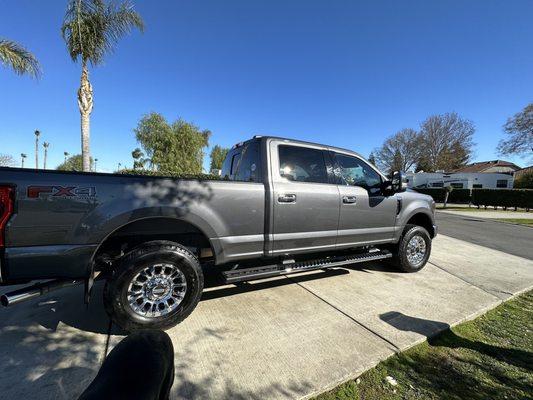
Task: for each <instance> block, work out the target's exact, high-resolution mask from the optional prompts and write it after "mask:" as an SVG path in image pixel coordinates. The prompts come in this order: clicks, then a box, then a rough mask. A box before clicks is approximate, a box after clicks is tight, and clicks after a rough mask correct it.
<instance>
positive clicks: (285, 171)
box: [278, 145, 328, 183]
mask: <svg viewBox="0 0 533 400" xmlns="http://www.w3.org/2000/svg"><path fill="white" fill-rule="evenodd" d="M278 152H279V173H280V175H281V176H282V177H284V178H286V179H288V180H289V181H295V182H310V183H313V182H314V183H328V174H327V172H326V162H325V160H324V153H323V151H322V150H317V149H311V148H308V147H298V146H285V145H282V146H278Z"/></svg>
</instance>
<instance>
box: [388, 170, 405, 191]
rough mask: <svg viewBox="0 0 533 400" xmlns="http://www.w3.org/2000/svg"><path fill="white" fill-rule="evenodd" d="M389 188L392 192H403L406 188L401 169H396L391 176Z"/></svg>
mask: <svg viewBox="0 0 533 400" xmlns="http://www.w3.org/2000/svg"><path fill="white" fill-rule="evenodd" d="M390 182H391V189H392V192H393V193H400V192H405V190H406V189H407V181H406V177H405V174H404V173H403V172H402V171H396V172H394V173H393V174H392V177H391V181H390Z"/></svg>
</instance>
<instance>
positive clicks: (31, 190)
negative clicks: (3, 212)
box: [27, 186, 96, 199]
mask: <svg viewBox="0 0 533 400" xmlns="http://www.w3.org/2000/svg"><path fill="white" fill-rule="evenodd" d="M41 194H46V195H49V196H52V197H80V198H81V197H83V198H86V197H95V196H96V188H95V187H89V186H87V187H79V186H28V190H27V196H28V198H29V199H37V198H39V197H40V195H41Z"/></svg>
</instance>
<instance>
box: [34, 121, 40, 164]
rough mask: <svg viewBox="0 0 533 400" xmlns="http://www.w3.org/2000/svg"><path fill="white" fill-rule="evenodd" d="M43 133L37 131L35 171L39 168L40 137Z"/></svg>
mask: <svg viewBox="0 0 533 400" xmlns="http://www.w3.org/2000/svg"><path fill="white" fill-rule="evenodd" d="M40 134H41V132H39V131H38V130H35V169H38V168H39V135H40Z"/></svg>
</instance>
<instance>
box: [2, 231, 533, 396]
mask: <svg viewBox="0 0 533 400" xmlns="http://www.w3.org/2000/svg"><path fill="white" fill-rule="evenodd" d="M433 247H434V248H433V255H432V257H431V260H430V263H429V264H428V265H427V267H426V268H425V269H424V270H422V271H421V272H419V273H416V274H404V273H399V272H396V271H394V270H393V269H390V268H389V267H387V266H386V265H384V264H382V263H372V264H364V265H362V264H359V265H354V267H353V268H339V269H335V270H330V271H327V272H322V271H320V272H313V273H307V274H300V275H297V276H294V275H293V276H290V277H280V278H277V279H270V280H264V281H258V282H253V283H249V284H245V285H243V286H242V287H235V286H233V285H229V286H225V287H218V288H211V289H208V290H206V292H205V293H204V296H203V300H202V301H201V302H200V304H199V306H198V308H197V309H196V310H195V311H194V312H193V313H192V315H191V316H190V317H189V318H188V319H187V320H185V321H184V322H183V323H182V324H181V325H179V326H177V327H175V328H173V329H171V330H169V331H168V333H169V334H170V336H171V337H172V339H173V342H174V347H175V349H176V380H175V385H174V388H173V398H174V399H197V398H213V399H278V398H279V399H281V398H305V397H310V396H312V395H314V394H317V393H320V392H322V391H324V390H327V389H330V388H333V387H334V386H336V385H337V384H339V383H341V382H343V381H345V380H347V379H350V378H353V377H356V376H357V375H359V374H360V373H361V372H363V371H364V370H366V369H368V368H371V367H372V366H374V365H375V364H376V363H378V362H379V361H380V360H383V359H385V358H387V357H388V356H390V355H392V354H394V352H397V351H400V350H402V349H405V348H408V347H410V346H412V345H414V344H416V343H418V342H421V341H423V340H424V339H425V338H426V337H427V336H428V335H432V334H434V333H436V332H438V331H439V330H442V329H443V328H445V327H446V326H448V325H454V324H457V323H459V322H462V321H464V320H465V319H469V318H472V317H475V316H477V315H479V314H480V313H483V312H484V311H486V310H487V309H490V308H492V307H494V306H496V305H497V304H499V303H500V302H501V301H502V300H505V299H507V298H509V297H510V296H512V295H514V294H516V293H519V292H521V291H524V290H527V289H528V288H530V287H532V286H533V261H530V260H527V259H524V258H520V257H516V256H512V255H509V254H506V253H502V252H499V251H496V250H491V249H488V248H485V247H481V246H477V245H473V244H470V243H467V242H463V241H460V240H457V239H452V238H449V237H445V236H438V237H437V239H436V240H435V241H434V244H433ZM81 290H82V288H71V289H69V290H67V291H66V292H56V293H53V294H52V295H48V296H46V297H42V298H40V299H37V300H35V301H33V302H30V303H26V304H24V305H20V306H18V307H16V308H13V309H12V310H7V309H3V310H1V311H0V315H1V317H0V318H1V322H0V363H1V365H2V366H3V367H4V368H3V374H2V375H0V390H2V394H3V398H5V399H15V398H21V397H24V398H25V400H29V399H52V398H75V397H76V396H77V395H79V393H80V392H81V390H83V388H84V387H85V386H86V385H87V384H88V382H89V381H90V380H91V379H92V378H93V376H94V375H95V373H96V371H97V369H98V368H99V365H100V363H101V361H102V360H103V357H104V355H105V354H106V352H108V351H109V349H110V348H112V347H113V345H115V344H116V343H117V342H118V341H119V340H120V339H121V337H122V336H120V335H119V334H118V332H114V331H113V328H112V327H111V326H110V324H109V321H108V319H107V317H106V316H105V313H104V311H103V309H102V305H101V300H100V294H99V293H95V295H94V303H92V304H91V306H90V307H89V309H88V310H85V308H84V307H83V305H82V304H81V303H82V299H81V293H80V292H81ZM108 333H109V334H108Z"/></svg>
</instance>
